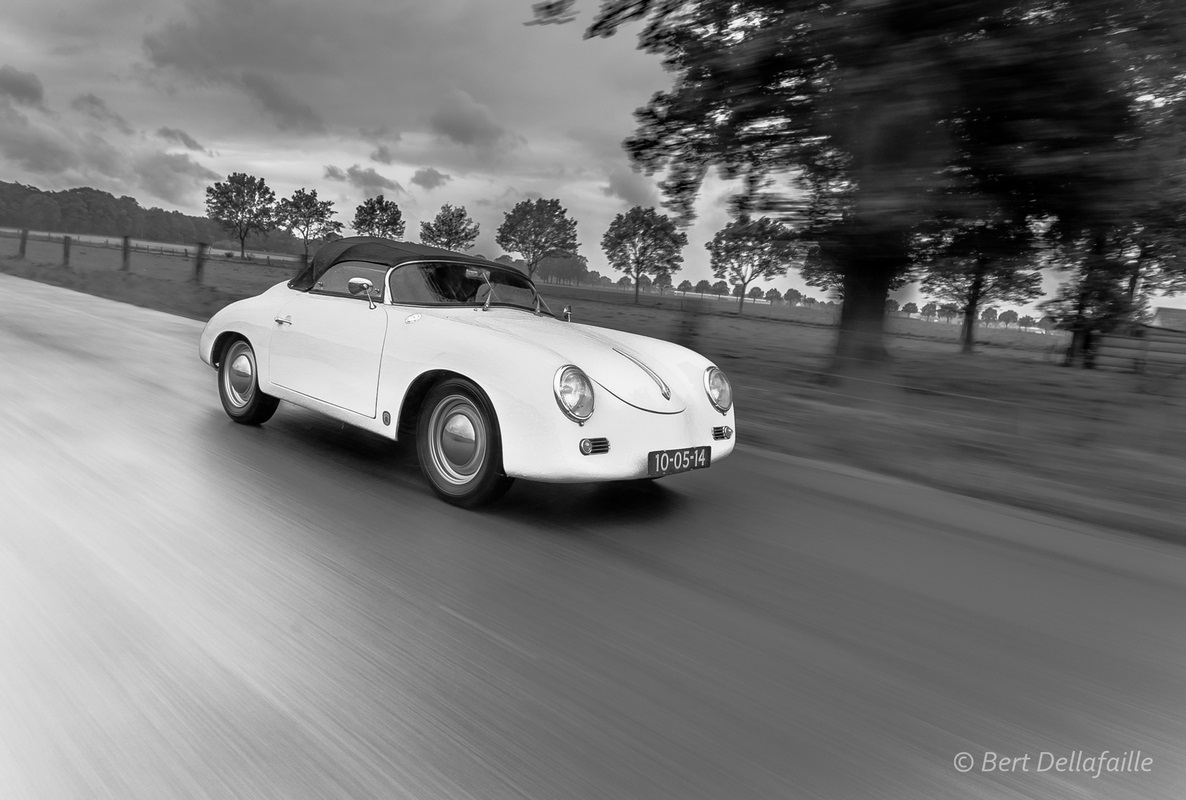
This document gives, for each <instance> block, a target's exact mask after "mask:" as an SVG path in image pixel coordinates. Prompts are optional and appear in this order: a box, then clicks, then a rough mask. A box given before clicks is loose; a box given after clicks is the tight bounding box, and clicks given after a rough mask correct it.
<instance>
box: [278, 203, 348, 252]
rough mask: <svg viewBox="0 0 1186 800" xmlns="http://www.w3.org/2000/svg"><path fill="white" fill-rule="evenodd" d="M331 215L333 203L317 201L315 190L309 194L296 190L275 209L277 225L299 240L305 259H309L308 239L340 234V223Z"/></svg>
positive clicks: (332, 213)
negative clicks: (302, 246)
mask: <svg viewBox="0 0 1186 800" xmlns="http://www.w3.org/2000/svg"><path fill="white" fill-rule="evenodd" d="M333 215H334V203H333V201H332V200H318V199H317V190H316V189H314V190H312V191H310V192H306V191H305V190H304V189H297V190H296V191H295V192H293V194H292V197H286V198H284V199H283V200H281V201H280V203H279V204H278V205H277V207H276V221H277V223H278V224H279V225H280V226H281V227H284V228H287V229H288V231H289V233H291V234H293V235H294V236H296V237H298V238H299V239H300V240H301V243H302V244H303V245H304V252H305V258H308V257H309V240H310V239H325V237H326V236H328V235H330V234H331V233H341V231H342V223H340V222H338V221H336V220H334V219H333Z"/></svg>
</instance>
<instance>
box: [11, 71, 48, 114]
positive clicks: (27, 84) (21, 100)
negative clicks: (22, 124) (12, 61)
mask: <svg viewBox="0 0 1186 800" xmlns="http://www.w3.org/2000/svg"><path fill="white" fill-rule="evenodd" d="M0 96H3V97H7V98H9V99H11V100H12V101H13V102H14V103H17V104H19V105H26V106H40V105H41V104H42V101H43V100H44V99H45V89H44V88H43V87H42V85H41V79H40V78H38V77H37V76H36V75H34V74H33V73H32V72H21V71H20V70H19V69H17V68H16V67H13V66H10V65H8V64H5V65H4V66H2V67H0Z"/></svg>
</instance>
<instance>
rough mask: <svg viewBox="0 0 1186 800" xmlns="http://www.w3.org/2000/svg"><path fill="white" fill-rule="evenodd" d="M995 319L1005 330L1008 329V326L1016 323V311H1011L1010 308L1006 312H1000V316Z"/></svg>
mask: <svg viewBox="0 0 1186 800" xmlns="http://www.w3.org/2000/svg"><path fill="white" fill-rule="evenodd" d="M997 319H998V320H999V321H1000V322H1001V323H1002V324H1003V325H1004V326H1005V327H1006V328H1008V327H1009V326H1010V325H1012V324H1013V323H1014V322H1017V312H1016V311H1014V310H1013V309H1011V308H1010V309H1009V310H1007V311H1002V312H1001V313H1000V315H999V316H998V317H997Z"/></svg>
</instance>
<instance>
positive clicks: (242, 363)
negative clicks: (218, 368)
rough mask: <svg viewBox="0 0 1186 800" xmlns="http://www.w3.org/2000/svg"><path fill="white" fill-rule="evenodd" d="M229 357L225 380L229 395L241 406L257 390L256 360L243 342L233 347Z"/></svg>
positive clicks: (249, 399)
mask: <svg viewBox="0 0 1186 800" xmlns="http://www.w3.org/2000/svg"><path fill="white" fill-rule="evenodd" d="M227 357H228V358H229V359H230V363H229V364H228V365H227V371H226V379H225V381H224V383H225V385H226V390H227V396H228V397H229V398H230V401H231V402H232V403H234V404H235V405H236V406H238V407H240V408H241V407H243V406H245V405H247V404H248V403H249V402H251V395H252V394H253V393H254V392H255V362H254V360H253V359H252V358H251V354H250V351H248V349H247V345H245V344H242V343H239V344H236V345H235V346H234V347H232V348H231V352H230V353H228V354H227Z"/></svg>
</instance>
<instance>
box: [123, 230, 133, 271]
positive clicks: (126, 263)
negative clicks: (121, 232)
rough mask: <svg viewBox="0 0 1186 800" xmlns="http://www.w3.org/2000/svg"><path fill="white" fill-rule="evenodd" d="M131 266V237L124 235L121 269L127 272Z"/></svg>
mask: <svg viewBox="0 0 1186 800" xmlns="http://www.w3.org/2000/svg"><path fill="white" fill-rule="evenodd" d="M131 267H132V237H131V236H125V237H124V260H123V271H124V272H127V271H128V270H129V269H131Z"/></svg>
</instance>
